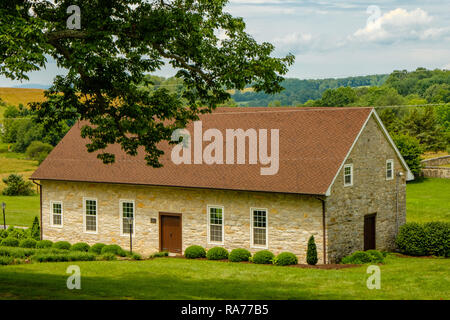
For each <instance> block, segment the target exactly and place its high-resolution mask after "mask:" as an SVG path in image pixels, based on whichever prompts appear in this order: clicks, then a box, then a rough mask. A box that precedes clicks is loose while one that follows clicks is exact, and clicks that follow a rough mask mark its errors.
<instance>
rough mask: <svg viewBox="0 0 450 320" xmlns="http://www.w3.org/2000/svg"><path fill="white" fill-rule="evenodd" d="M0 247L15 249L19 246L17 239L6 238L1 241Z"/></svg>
mask: <svg viewBox="0 0 450 320" xmlns="http://www.w3.org/2000/svg"><path fill="white" fill-rule="evenodd" d="M0 245H2V246H5V247H17V246H19V240H18V239H17V238H13V237H8V238H5V239H3V240H2V242H1V243H0Z"/></svg>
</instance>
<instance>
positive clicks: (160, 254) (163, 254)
mask: <svg viewBox="0 0 450 320" xmlns="http://www.w3.org/2000/svg"><path fill="white" fill-rule="evenodd" d="M167 256H169V252H167V251H161V252H156V253H154V254H152V255H150V258H162V257H167Z"/></svg>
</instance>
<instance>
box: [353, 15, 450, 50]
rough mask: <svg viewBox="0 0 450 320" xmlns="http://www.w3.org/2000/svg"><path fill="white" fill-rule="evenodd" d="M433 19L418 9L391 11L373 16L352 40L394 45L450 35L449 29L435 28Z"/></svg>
mask: <svg viewBox="0 0 450 320" xmlns="http://www.w3.org/2000/svg"><path fill="white" fill-rule="evenodd" d="M432 22H433V17H432V16H430V15H429V14H428V13H427V12H426V11H424V10H422V9H420V8H417V9H415V10H411V11H407V10H405V9H402V8H397V9H395V10H392V11H389V12H387V13H385V14H383V15H381V14H380V15H379V16H378V17H376V16H375V17H374V16H373V15H372V16H371V17H370V18H369V19H368V20H367V24H366V26H365V27H364V28H361V29H358V30H357V31H356V32H355V33H354V34H353V35H352V36H351V37H350V39H351V40H359V41H365V42H367V41H368V42H384V43H392V42H396V41H401V40H436V39H439V38H441V37H442V36H443V35H445V34H447V33H448V31H449V30H448V28H433V27H431V23H432Z"/></svg>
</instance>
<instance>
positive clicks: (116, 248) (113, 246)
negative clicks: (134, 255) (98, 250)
mask: <svg viewBox="0 0 450 320" xmlns="http://www.w3.org/2000/svg"><path fill="white" fill-rule="evenodd" d="M108 252H109V253H114V254H115V255H118V256H121V257H125V256H126V255H127V253H126V251H125V250H123V249H122V248H121V247H120V246H119V245H117V244H110V245H106V246H104V247H103V248H102V254H104V253H108Z"/></svg>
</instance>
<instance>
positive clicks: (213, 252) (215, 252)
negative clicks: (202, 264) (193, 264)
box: [206, 247, 228, 260]
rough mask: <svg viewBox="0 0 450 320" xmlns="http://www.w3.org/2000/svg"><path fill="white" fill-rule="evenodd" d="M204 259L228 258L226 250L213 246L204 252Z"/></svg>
mask: <svg viewBox="0 0 450 320" xmlns="http://www.w3.org/2000/svg"><path fill="white" fill-rule="evenodd" d="M206 259H208V260H224V259H228V251H227V250H226V249H224V248H222V247H214V248H211V249H209V250H208V252H206Z"/></svg>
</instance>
